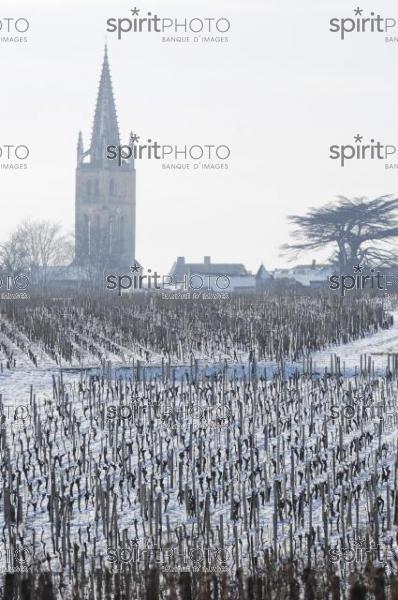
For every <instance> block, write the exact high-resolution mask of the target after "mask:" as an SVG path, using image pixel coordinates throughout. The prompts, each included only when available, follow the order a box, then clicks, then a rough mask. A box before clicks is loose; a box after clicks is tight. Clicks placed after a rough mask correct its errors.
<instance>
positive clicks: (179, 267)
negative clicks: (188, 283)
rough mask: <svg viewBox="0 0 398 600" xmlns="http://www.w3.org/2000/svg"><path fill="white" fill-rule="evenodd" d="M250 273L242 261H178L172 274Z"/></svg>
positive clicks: (229, 274)
mask: <svg viewBox="0 0 398 600" xmlns="http://www.w3.org/2000/svg"><path fill="white" fill-rule="evenodd" d="M187 274H191V275H228V276H237V275H240V276H242V275H249V273H248V271H247V269H246V267H245V266H244V265H243V264H241V263H229V264H227V263H208V264H207V263H177V262H175V263H174V265H173V267H172V269H171V272H170V275H173V276H174V277H184V275H187Z"/></svg>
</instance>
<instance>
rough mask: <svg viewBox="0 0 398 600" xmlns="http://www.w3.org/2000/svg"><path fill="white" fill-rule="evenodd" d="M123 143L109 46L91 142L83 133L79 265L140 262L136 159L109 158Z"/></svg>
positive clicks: (78, 195) (118, 265) (79, 161)
mask: <svg viewBox="0 0 398 600" xmlns="http://www.w3.org/2000/svg"><path fill="white" fill-rule="evenodd" d="M119 144H120V136H119V126H118V122H117V113H116V106H115V100H114V97H113V90H112V80H111V74H110V69H109V61H108V52H107V47H106V46H105V53H104V61H103V64H102V72H101V79H100V84H99V89H98V97H97V104H96V107H95V115H94V124H93V129H92V134H91V144H90V147H89V148H88V150H86V151H85V150H84V147H83V136H82V133H81V132H79V138H78V144H77V167H76V197H75V236H76V237H75V240H76V241H75V244H76V247H75V264H76V265H79V266H92V267H95V268H99V269H101V268H107V269H118V270H125V269H126V268H128V267H129V266H131V265H133V264H134V261H135V166H134V159H133V158H131V159H130V160H125V161H123V162H122V165H121V166H119V165H118V161H115V160H109V159H108V158H107V156H106V154H107V151H106V148H107V146H109V145H115V146H118V145H119Z"/></svg>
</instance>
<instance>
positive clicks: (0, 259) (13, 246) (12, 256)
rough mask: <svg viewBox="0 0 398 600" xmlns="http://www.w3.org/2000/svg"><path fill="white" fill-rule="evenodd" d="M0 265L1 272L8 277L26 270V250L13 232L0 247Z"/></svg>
mask: <svg viewBox="0 0 398 600" xmlns="http://www.w3.org/2000/svg"><path fill="white" fill-rule="evenodd" d="M0 265H1V267H0V268H1V270H2V271H4V272H6V273H8V274H9V275H13V274H15V273H17V272H19V271H23V270H24V269H26V268H28V267H27V255H26V250H25V248H24V246H23V244H22V243H21V238H20V236H19V235H17V234H16V233H15V232H14V233H13V234H12V235H11V237H10V238H9V239H8V240H7V241H6V242H5V243H4V244H1V245H0Z"/></svg>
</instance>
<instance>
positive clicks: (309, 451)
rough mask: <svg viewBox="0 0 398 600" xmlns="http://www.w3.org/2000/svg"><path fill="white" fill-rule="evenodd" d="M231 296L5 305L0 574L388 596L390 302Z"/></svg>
mask: <svg viewBox="0 0 398 600" xmlns="http://www.w3.org/2000/svg"><path fill="white" fill-rule="evenodd" d="M233 302H236V305H234V306H232V305H228V306H227V305H224V304H222V303H212V304H208V303H203V304H205V306H203V307H202V306H199V307H196V308H195V315H197V318H196V319H195V318H194V315H193V313H192V312H191V311H192V307H191V308H189V307H187V305H186V304H185V305H184V304H183V303H181V304H178V305H177V304H175V303H174V304H172V305H170V304H168V305H167V304H162V303H157V301H156V302H155V301H154V300H153V299H151V300H150V301H149V302H148V303H137V304H134V305H132V304H130V305H129V304H127V303H125V302H122V301H121V302H120V305H118V306H116V307H113V310H112V307H111V306H110V305H109V306H108V305H102V308H101V303H98V304H97V303H96V302H94V301H87V300H86V301H82V302H81V304H79V303H75V305H74V306H73V307H68V306H62V307H59V306H57V305H56V303H55V302H48V303H40V302H38V301H37V302H32V305H31V306H29V305H28V306H27V307H26V306H25V310H23V309H22V307H21V308H20V309H19V308H16V306H15V304H14V305H13V306H12V307H8V308H6V310H4V311H3V312H2V316H1V322H0V336H1V337H0V347H1V356H0V359H1V374H0V394H1V407H2V415H3V419H2V424H1V430H0V444H1V473H2V484H1V498H0V503H1V504H0V505H1V512H0V524H1V531H2V534H1V536H2V537H1V544H0V553H1V554H0V568H1V572H2V573H10V575H8V576H7V577H8V579H7V577H6V578H5V579H4V581H3V583H2V585H3V588H4V590H3V591H4V593H5V592H6V591H7V589H8V587H9V586H11V587H12V586H14V588H18V590H20V589H22V588H21V586H23V580H24V579H23V578H24V577H26V576H30V577H31V578H32V581H33V582H34V583H33V584H32V585H35V586H36V588H37V589H38V590H42V589H44V588H43V585H44V584H43V581H44V580H45V577H47V576H45V575H42V576H41V577H42V579H40V573H41V574H43V573H48V574H50V575H51V586H52V588H53V589H52V592H51V593H52V594H53V595H50V596H48V597H49V598H50V597H51V598H52V597H54V598H55V597H56V598H61V597H62V598H69V597H71V598H81V597H83V596H82V595H81V594H82V592H81V590H82V589H84V590H85V594H86V597H87V598H93V599H100V598H137V599H138V598H148V599H149V598H157V597H164V598H188V597H189V598H202V597H204V596H206V597H210V598H220V599H221V598H244V597H253V598H274V597H277V596H278V597H279V598H281V599H284V598H286V599H287V598H297V599H299V598H314V599H315V598H328V597H330V598H333V599H334V598H336V599H337V598H339V597H340V598H342V597H347V598H349V597H352V598H364V597H366V596H363V595H362V596H361V595H356V596H355V595H351V596H349V592H348V590H349V588H350V586H351V588H352V590H351V594H355V593H358V594H360V593H361V589H362V588H361V586H362V585H366V586H367V589H368V591H369V593H370V590H371V588H372V589H373V588H374V589H376V588H377V590H379V591H380V589H381V590H382V591H383V594H384V596H383V595H379V596H377V595H376V592H375V594H374V595H372V596H368V597H369V598H373V597H374V598H393V597H394V596H393V593H394V592H393V588H394V585H395V574H397V575H398V481H397V479H398V433H397V419H398V361H397V358H396V356H397V355H398V349H397V348H398V344H397V345H396V341H397V340H398V329H397V325H396V319H394V317H395V313H394V308H395V307H394V306H389V307H387V308H388V309H389V310H388V311H386V310H385V307H384V306H383V304H382V302H381V301H380V300H364V299H362V300H360V299H357V300H351V301H349V302H348V301H344V302H343V301H342V300H340V299H335V298H332V299H331V298H321V297H316V296H313V297H308V298H290V299H289V298H288V297H285V298H272V297H270V298H265V299H264V298H263V299H262V300H261V301H260V300H258V299H255V300H253V299H247V298H246V299H244V298H237V299H235V300H233ZM101 311H102V312H101ZM206 313H207V317H206ZM289 318H290V323H289V321H287V319H289ZM185 331H186V335H185V336H184V332H185ZM267 332H268V333H267ZM214 364H216V365H217V367H218V368H217V369H214V372H213V373H211V372H210V371H207V370H206V365H207V366H212V365H214ZM174 365H185V366H184V367H183V369H182V370H180V371H178V372H177V374H176V371H175V368H174ZM155 366H156V367H158V368H157V370H156V369H152V370H151V368H152V367H155ZM115 367H123V368H121V369H117V368H115ZM21 571H22V572H21ZM354 572H358V573H363V574H364V580H363V582H362V581H361V580H360V579H358V578H355V577H354V578H352V574H353V573H354ZM11 574H12V575H11ZM148 574H149V575H148ZM198 575H201V579H200V581H201V583H199V582H198V579H197V576H198ZM10 577H12V578H13V579H12V581H11V580H10ZM43 577H44V580H43ZM148 577H149V579H148ZM159 581H161V582H163V585H162V586H161V587H162V590H163V591H162V592H160V590H159V587H158V586H159ZM195 582H196V583H195ZM48 585H50V584H48ZM48 585H47V588H45V589H48ZM7 586H8V587H7ZM51 586H50V587H51ZM372 586H373V587H372ZM188 588H189V590H190V592H189V594H188V591H187V590H188ZM77 589H80V591H79V592H76V591H75V590H77ZM355 590H356V591H355ZM377 590H376V591H377ZM40 593H41V592H40ZM372 593H373V592H372ZM377 593H379V592H377ZM76 594H78V595H76ZM118 594H119V595H118ZM160 594H163V595H160ZM244 594H246V595H244ZM339 594H340V595H339ZM41 595H43V594H42V593H41ZM4 597H6V596H4ZM9 597H13V596H9ZM21 597H22V596H21ZM43 597H45V596H44V595H43Z"/></svg>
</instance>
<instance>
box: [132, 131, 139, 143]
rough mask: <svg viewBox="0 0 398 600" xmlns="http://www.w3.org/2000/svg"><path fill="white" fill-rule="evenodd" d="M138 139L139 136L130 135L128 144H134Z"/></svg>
mask: <svg viewBox="0 0 398 600" xmlns="http://www.w3.org/2000/svg"><path fill="white" fill-rule="evenodd" d="M139 139H140V136H139V135H137V134H136V133H133V132H131V133H130V142H131V143H132V144H134V143H135V142H138V140H139Z"/></svg>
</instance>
